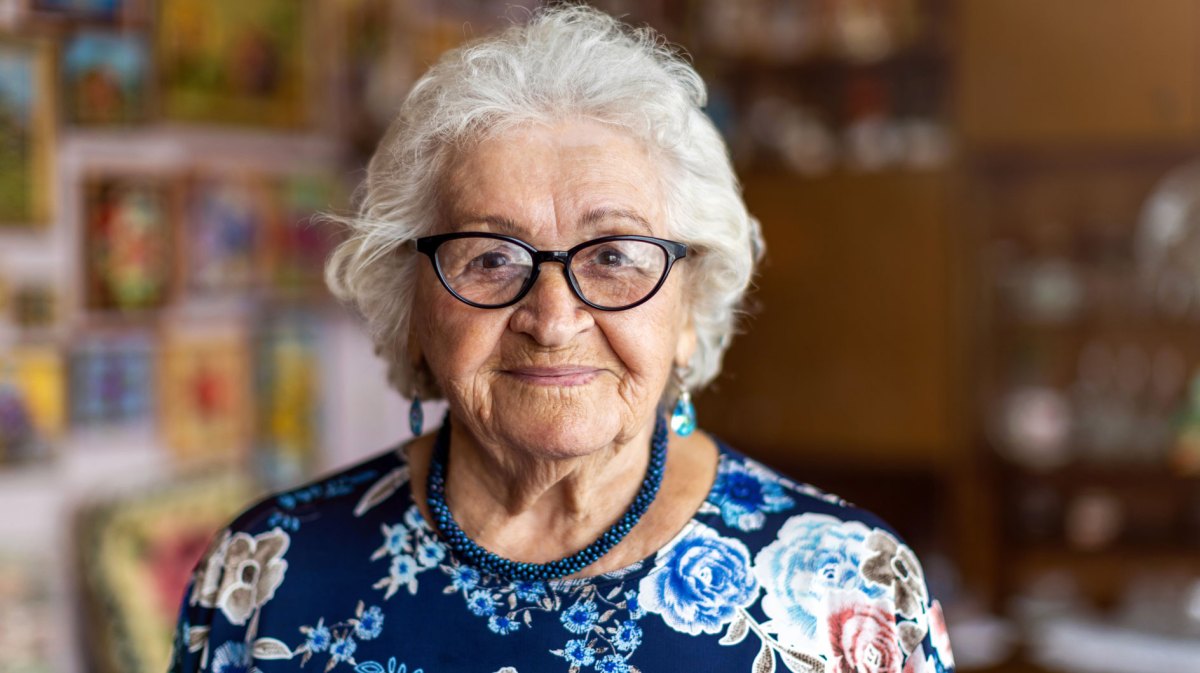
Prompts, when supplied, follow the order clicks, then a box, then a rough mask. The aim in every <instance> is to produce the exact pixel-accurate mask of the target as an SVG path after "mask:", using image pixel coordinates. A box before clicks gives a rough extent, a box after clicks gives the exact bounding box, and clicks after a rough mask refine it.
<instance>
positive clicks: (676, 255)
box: [416, 231, 688, 311]
mask: <svg viewBox="0 0 1200 673" xmlns="http://www.w3.org/2000/svg"><path fill="white" fill-rule="evenodd" d="M460 238H493V239H496V240H499V241H506V242H508V243H512V244H513V245H516V246H518V247H520V248H522V249H524V250H525V251H526V252H528V253H529V256H530V257H531V258H532V259H533V271H532V272H530V274H529V278H527V279H526V280H525V284H524V285H522V286H521V289H520V290H519V291H517V294H516V296H515V297H513V298H512V299H511V300H509V301H506V302H504V303H502V304H480V303H478V302H473V301H471V300H470V299H467V298H466V297H464V296H462V295H461V294H459V293H457V292H455V291H454V288H452V287H450V283H448V282H447V281H446V277H445V275H443V274H442V267H441V264H440V263H439V262H438V259H437V249H438V248H439V247H441V245H442V244H443V243H445V242H447V241H453V240H456V239H460ZM609 241H642V242H644V243H653V244H654V245H657V246H658V247H659V248H661V249H662V251H663V252H664V253H666V256H667V265H666V267H665V268H664V269H663V273H662V277H660V278H659V279H658V282H657V283H655V285H654V288H653V289H651V290H650V292H648V293H647V294H646V296H645V297H642V298H641V299H639V300H637V301H635V302H633V303H632V304H626V305H624V306H611V307H610V306H600V305H598V304H594V303H592V302H591V301H588V299H587V297H585V296H583V292H582V291H581V290H580V289H579V283H578V281H576V280H575V274H573V273H571V261H572V260H573V259H574V258H575V255H576V254H578V253H579V251H580V250H583V249H584V248H589V247H591V246H593V245H598V244H600V243H607V242H609ZM416 246H417V252H419V253H421V254H424V255H426V256H428V257H429V261H430V263H432V264H433V270H434V273H436V274H437V277H438V281H440V282H441V284H442V287H444V288H446V291H447V292H449V293H450V294H452V295H454V298H455V299H458V300H459V301H461V302H462V303H464V304H467V305H468V306H474V307H475V308H507V307H509V306H512V305H513V304H515V303H517V302H519V301H521V300H522V299H524V298H525V295H527V294H529V291H530V290H531V289H533V286H534V284H535V283H537V279H538V274H540V273H541V269H542V263H543V262H558V263H559V264H562V265H563V267H562V268H563V277H564V278H566V280H567V285H569V286H570V287H571V292H573V293H574V294H575V296H576V297H578V298H579V301H582V302H583V303H585V304H587V305H588V306H590V307H592V308H594V309H596V310H598V311H625V310H628V309H631V308H634V307H637V306H641V305H642V304H644V303H646V302H648V301H650V299H651V298H653V297H654V295H656V294H658V291H659V289H661V288H662V286H663V283H665V282H667V276H669V275H671V267H673V266H675V262H676V260H680V259H683V258H685V257H687V252H688V247H687V245H685V244H683V243H679V242H678V241H671V240H667V239H665V238H655V237H654V236H640V235H637V234H616V235H613V236H601V237H600V238H593V239H592V240H590V241H584V242H583V243H580V244H579V245H577V246H575V247H573V248H571V249H570V250H538V249H537V248H535V247H533V246H532V245H530V244H528V243H526V242H525V241H522V240H521V239H519V238H514V237H512V236H505V235H504V234H493V233H491V232H485V231H479V232H472V231H461V232H455V233H452V234H437V235H434V236H422V237H421V238H418V239H417V240H416Z"/></svg>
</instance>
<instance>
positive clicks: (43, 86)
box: [0, 39, 56, 228]
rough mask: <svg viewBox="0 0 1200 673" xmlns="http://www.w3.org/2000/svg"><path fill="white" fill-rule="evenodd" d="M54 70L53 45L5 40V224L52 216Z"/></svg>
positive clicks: (1, 171)
mask: <svg viewBox="0 0 1200 673" xmlns="http://www.w3.org/2000/svg"><path fill="white" fill-rule="evenodd" d="M53 69H54V60H53V51H52V47H51V46H50V45H49V44H48V43H45V42H40V41H19V40H9V39H0V228H5V227H28V226H29V225H39V224H45V223H46V222H48V221H49V219H50V215H51V204H52V201H53V194H52V184H53V182H52V180H53V169H52V165H51V161H52V158H53V155H54V126H55V123H54V118H55V112H54V111H55V107H56V106H55V102H54V90H55V89H54V77H53Z"/></svg>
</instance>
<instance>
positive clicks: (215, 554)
mask: <svg viewBox="0 0 1200 673" xmlns="http://www.w3.org/2000/svg"><path fill="white" fill-rule="evenodd" d="M233 540H234V535H233V532H232V531H231V530H230V529H229V528H226V529H223V530H221V531H220V532H219V533H218V534H217V535H216V536H215V537H214V539H213V541H212V543H210V544H209V546H208V549H207V550H206V551H205V553H204V556H202V557H201V558H200V560H199V562H197V563H196V567H195V569H194V570H193V572H192V577H191V580H190V581H189V582H188V585H187V588H186V589H185V590H184V593H183V599H182V601H181V603H180V606H179V621H178V623H177V624H176V627H175V639H174V646H173V652H172V655H171V664H170V667H169V669H168V673H200V672H202V671H203V672H208V671H222V670H225V669H226V665H227V664H231V663H239V664H240V663H249V656H248V653H247V652H246V651H245V643H246V640H247V636H248V635H249V634H248V631H249V627H250V624H249V622H243V623H241V624H235V623H234V621H233V620H231V619H230V615H227V614H224V611H223V610H222V606H223V603H222V601H221V600H220V597H221V593H222V589H225V590H229V589H231V588H233V587H232V586H230V585H232V584H233V581H232V580H233V579H234V578H232V577H231V575H232V574H233V573H230V572H227V569H226V566H227V561H228V560H229V559H228V556H229V551H230V546H231V543H232V541H233ZM235 618H236V615H235ZM213 643H232V645H231V646H224V645H222V646H220V647H218V648H214V647H213ZM239 644H240V646H241V647H240V648H239V647H238V645H239ZM214 649H218V650H219V660H217V656H214V655H217V654H218V652H214ZM231 655H232V656H231ZM240 668H241V667H239V669H240Z"/></svg>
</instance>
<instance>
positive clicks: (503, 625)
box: [488, 615, 521, 636]
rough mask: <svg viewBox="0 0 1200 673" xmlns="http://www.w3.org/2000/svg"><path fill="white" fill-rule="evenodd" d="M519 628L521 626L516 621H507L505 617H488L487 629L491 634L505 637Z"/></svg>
mask: <svg viewBox="0 0 1200 673" xmlns="http://www.w3.org/2000/svg"><path fill="white" fill-rule="evenodd" d="M519 628H521V625H520V624H519V623H517V622H516V621H514V620H512V619H509V618H508V616H507V615H492V616H491V617H488V629H490V630H491V632H492V633H499V634H500V635H502V636H505V635H508V634H510V633H513V632H514V631H516V630H517V629H519Z"/></svg>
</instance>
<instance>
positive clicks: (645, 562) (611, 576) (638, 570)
mask: <svg viewBox="0 0 1200 673" xmlns="http://www.w3.org/2000/svg"><path fill="white" fill-rule="evenodd" d="M710 437H712V436H711V435H710ZM712 440H713V443H714V444H716V445H717V469H716V473H715V474H714V475H713V483H711V484H709V487H708V493H707V494H706V495H705V496H704V500H703V501H701V503H700V504H699V505H698V506H697V507H696V509H695V511H693V512H692V514H691V516H690V517H688V520H687V522H686V523H684V525H683V528H681V529H680V530H679V532H678V533H676V534H675V535H674V536H673V537H672V538H671V539H670V540H668V541H667V542H666V544H664V545H663V546H662V547H660V548H658V549H657V550H655V551H653V552H651V553H650V554H649V555H648V556H645V557H643V558H641V559H638V560H637V561H634V562H633V563H630V564H629V565H626V566H623V567H620V568H617V569H616V570H610V571H608V572H606V573H601V574H599V575H589V576H587V577H576V578H574V579H557V580H545V584H546V586H549V587H553V588H555V589H562V590H568V591H569V590H574V589H579V588H582V587H584V586H587V585H592V586H595V587H597V588H599V587H603V586H609V585H612V584H615V583H618V582H622V583H623V582H627V581H629V580H631V579H641V578H642V577H644V576H645V575H647V574H649V573H650V571H651V570H653V569H654V567H655V561H656V560H657V559H658V557H659V556H660V555H661V554H663V553H666V552H669V551H670V550H672V549H674V548H675V546H677V545H678V544H679V543H680V542H681V541H683V540H684V539H685V538H686V537H687V536H688V535H690V534H691V533H692V532H693V531H694V530H695V528H696V526H698V525H701V524H702V523H703V522H702V521H701V519H702V518H704V517H711V516H713V515H714V514H715V512H714V511H713V510H712V509H710V508H706V505H709V504H711V503H712V498H713V496H714V492H715V489H716V487H717V475H719V474H720V473H721V470H722V468H723V467H724V466H725V464H726V462H727V461H728V460H730V459H731V456H730V451H731V449H730V448H729V447H728V446H727V445H726V444H725V442H723V441H721V440H720V439H718V438H716V437H712ZM410 442H411V440H409V441H408V442H404V444H402V445H401V446H400V447H399V448H398V449H397V450H396V451H393V452H392V455H393V457H394V458H395V460H396V461H397V462H398V463H399V464H400V465H401V466H407V465H408V453H407V448H408V445H409V443H410ZM403 490H404V494H403V498H404V501H405V509H406V510H407V509H408V508H409V507H414V506H416V504H417V501H416V498H414V497H413V489H412V482H411V480H410V481H409V482H408V483H406V484H405V485H404V489H403ZM418 511H420V509H419V508H418ZM718 511H719V510H718ZM718 518H719V516H718ZM421 522H422V524H424V525H425V526H426V527H427V528H430V529H431V530H436V529H433V528H432V527H430V526H429V522H428V521H425V517H424V516H422V517H421ZM437 535H438V538H437V541H438V543H439V544H441V545H442V546H443V548H444V549H445V552H446V555H447V558H453V559H454V561H455V562H456V563H458V564H459V565H462V566H466V567H469V568H472V569H474V570H475V571H476V572H478V573H479V574H480V576H483V577H489V578H492V579H496V580H499V581H500V582H501V583H505V584H507V583H513V582H517V581H518V580H515V579H513V578H511V577H504V576H501V575H495V574H493V573H489V572H487V571H485V570H483V569H481V568H479V567H477V566H474V565H472V564H470V563H468V562H466V561H465V560H463V559H461V558H459V557H458V556H457V555H455V554H454V551H453V550H452V549H451V548H450V545H448V544H446V542H445V541H444V540H442V539H441V534H440V533H437Z"/></svg>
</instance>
